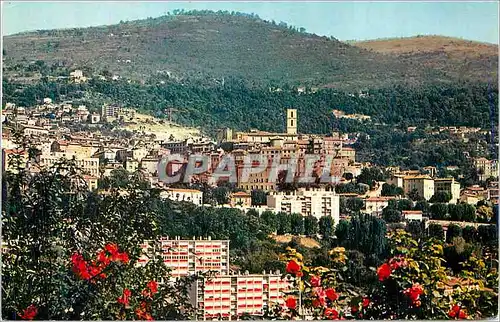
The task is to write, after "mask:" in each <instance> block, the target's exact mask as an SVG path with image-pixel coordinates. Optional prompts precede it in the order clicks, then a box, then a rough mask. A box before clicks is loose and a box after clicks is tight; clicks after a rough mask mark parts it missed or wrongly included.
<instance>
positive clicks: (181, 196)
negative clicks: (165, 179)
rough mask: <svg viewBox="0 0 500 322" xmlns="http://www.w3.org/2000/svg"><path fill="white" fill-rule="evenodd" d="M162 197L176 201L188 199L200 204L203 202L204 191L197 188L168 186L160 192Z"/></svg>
mask: <svg viewBox="0 0 500 322" xmlns="http://www.w3.org/2000/svg"><path fill="white" fill-rule="evenodd" d="M160 197H161V198H164V199H170V200H175V201H187V202H191V203H194V204H195V205H199V206H201V205H202V204H203V192H201V191H199V190H195V189H181V188H167V189H166V190H164V191H162V192H161V193H160Z"/></svg>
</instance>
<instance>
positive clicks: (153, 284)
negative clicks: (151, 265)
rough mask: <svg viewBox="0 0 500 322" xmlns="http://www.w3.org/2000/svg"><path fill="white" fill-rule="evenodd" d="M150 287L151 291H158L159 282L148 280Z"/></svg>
mask: <svg viewBox="0 0 500 322" xmlns="http://www.w3.org/2000/svg"><path fill="white" fill-rule="evenodd" d="M148 288H149V289H150V290H151V293H153V294H155V293H158V283H157V282H156V281H151V282H148Z"/></svg>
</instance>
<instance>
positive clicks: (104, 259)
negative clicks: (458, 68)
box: [97, 250, 111, 266]
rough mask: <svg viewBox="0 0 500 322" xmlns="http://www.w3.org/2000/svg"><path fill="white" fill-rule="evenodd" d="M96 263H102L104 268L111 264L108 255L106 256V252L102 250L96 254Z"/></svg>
mask: <svg viewBox="0 0 500 322" xmlns="http://www.w3.org/2000/svg"><path fill="white" fill-rule="evenodd" d="M97 261H98V262H101V263H103V264H104V266H108V265H109V263H110V262H111V260H110V259H109V257H108V255H107V254H106V251H104V250H103V251H100V252H99V254H97Z"/></svg>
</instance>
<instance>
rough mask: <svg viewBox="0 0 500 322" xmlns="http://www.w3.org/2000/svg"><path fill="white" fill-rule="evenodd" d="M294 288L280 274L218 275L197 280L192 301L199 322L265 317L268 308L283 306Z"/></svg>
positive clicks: (192, 291) (192, 292)
mask: <svg viewBox="0 0 500 322" xmlns="http://www.w3.org/2000/svg"><path fill="white" fill-rule="evenodd" d="M291 287H292V284H291V283H290V282H288V281H287V280H286V279H283V278H282V275H281V274H280V272H279V271H278V272H276V273H272V272H271V273H267V274H266V272H263V273H262V274H239V275H218V276H214V277H209V278H205V279H203V280H198V281H197V282H196V283H194V284H193V286H192V288H191V293H190V298H191V302H192V304H193V306H194V307H195V308H196V319H197V320H203V321H206V320H219V319H220V320H238V319H240V317H241V316H242V315H244V314H250V315H257V316H262V315H263V314H264V313H265V311H266V310H267V308H270V307H272V306H274V305H275V304H282V303H283V292H284V291H286V290H289V289H290V288H291Z"/></svg>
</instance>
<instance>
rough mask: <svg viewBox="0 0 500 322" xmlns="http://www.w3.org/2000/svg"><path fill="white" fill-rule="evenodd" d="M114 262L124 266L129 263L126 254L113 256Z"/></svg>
mask: <svg viewBox="0 0 500 322" xmlns="http://www.w3.org/2000/svg"><path fill="white" fill-rule="evenodd" d="M115 260H117V261H121V262H122V263H124V264H128V262H129V258H128V254H127V253H125V252H123V253H119V254H117V255H116V256H115Z"/></svg>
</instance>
